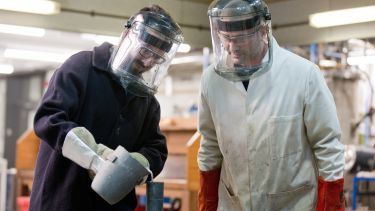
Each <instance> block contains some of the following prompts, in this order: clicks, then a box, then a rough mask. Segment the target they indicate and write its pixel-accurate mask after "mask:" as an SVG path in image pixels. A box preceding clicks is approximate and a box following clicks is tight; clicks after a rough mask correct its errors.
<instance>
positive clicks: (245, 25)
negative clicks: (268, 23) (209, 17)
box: [218, 15, 260, 32]
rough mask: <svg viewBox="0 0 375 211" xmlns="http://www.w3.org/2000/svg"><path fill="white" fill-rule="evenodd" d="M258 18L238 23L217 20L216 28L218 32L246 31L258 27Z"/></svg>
mask: <svg viewBox="0 0 375 211" xmlns="http://www.w3.org/2000/svg"><path fill="white" fill-rule="evenodd" d="M259 22H260V16H259V15H257V16H255V17H253V18H250V19H246V20H239V21H221V20H218V28H219V30H220V31H228V32H230V31H243V30H246V29H251V28H254V27H255V26H257V25H259Z"/></svg>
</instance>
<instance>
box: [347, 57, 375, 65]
mask: <svg viewBox="0 0 375 211" xmlns="http://www.w3.org/2000/svg"><path fill="white" fill-rule="evenodd" d="M347 62H348V64H349V65H364V64H375V55H371V56H351V57H348V59H347Z"/></svg>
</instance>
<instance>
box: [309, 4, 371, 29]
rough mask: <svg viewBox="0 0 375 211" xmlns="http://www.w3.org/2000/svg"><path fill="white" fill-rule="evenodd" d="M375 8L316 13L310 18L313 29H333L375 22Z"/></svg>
mask: <svg viewBox="0 0 375 211" xmlns="http://www.w3.org/2000/svg"><path fill="white" fill-rule="evenodd" d="M374 11H375V6H367V7H357V8H351V9H343V10H333V11H328V12H322V13H316V14H312V15H310V16H309V20H310V25H311V26H312V27H316V28H321V27H331V26H339V25H346V24H353V23H363V22H369V21H375V12H374Z"/></svg>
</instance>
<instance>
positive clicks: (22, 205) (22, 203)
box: [17, 196, 30, 211]
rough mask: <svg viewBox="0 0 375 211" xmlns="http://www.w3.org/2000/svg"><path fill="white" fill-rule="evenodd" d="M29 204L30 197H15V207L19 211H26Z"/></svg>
mask: <svg viewBox="0 0 375 211" xmlns="http://www.w3.org/2000/svg"><path fill="white" fill-rule="evenodd" d="M29 204H30V197H28V196H19V197H17V207H18V210H19V211H28V210H29Z"/></svg>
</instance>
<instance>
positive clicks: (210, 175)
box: [198, 168, 221, 211]
mask: <svg viewBox="0 0 375 211" xmlns="http://www.w3.org/2000/svg"><path fill="white" fill-rule="evenodd" d="M220 172H221V168H218V169H213V170H210V171H200V189H199V192H198V210H199V211H216V210H217V204H218V201H219V197H218V191H219V181H220Z"/></svg>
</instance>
